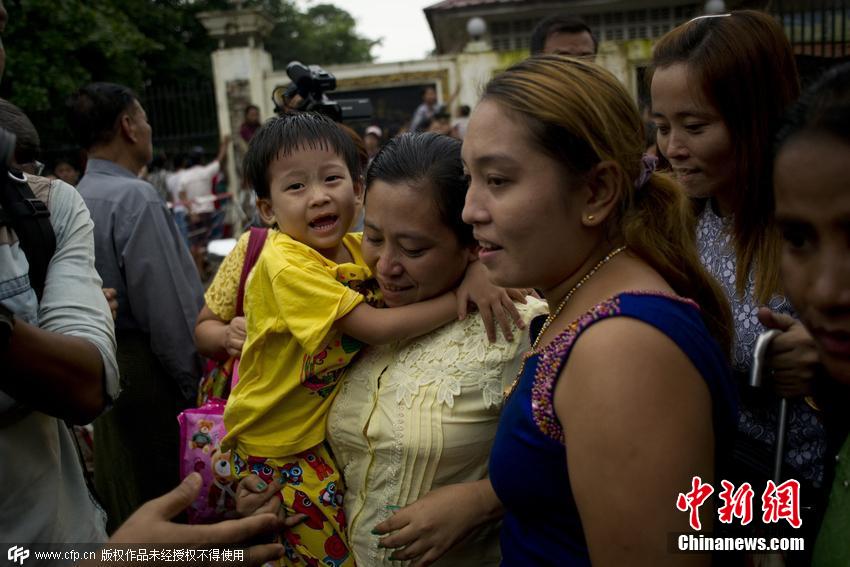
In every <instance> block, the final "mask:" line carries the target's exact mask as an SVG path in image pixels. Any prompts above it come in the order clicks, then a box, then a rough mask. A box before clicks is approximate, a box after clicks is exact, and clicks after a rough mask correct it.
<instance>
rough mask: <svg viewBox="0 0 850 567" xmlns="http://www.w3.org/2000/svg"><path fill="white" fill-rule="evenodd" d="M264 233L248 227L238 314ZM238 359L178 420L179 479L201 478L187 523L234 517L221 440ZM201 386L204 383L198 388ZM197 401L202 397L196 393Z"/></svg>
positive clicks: (221, 369)
mask: <svg viewBox="0 0 850 567" xmlns="http://www.w3.org/2000/svg"><path fill="white" fill-rule="evenodd" d="M267 234H268V231H267V229H260V228H251V236H250V237H249V239H248V251H247V253H246V254H245V263H244V264H243V266H242V274H241V276H240V279H239V290H238V292H237V298H236V315H237V316H241V315H242V314H243V312H244V311H243V299H244V295H245V280H246V279H247V278H248V273H249V272H250V271H251V268H253V267H254V264H255V263H256V262H257V258H258V257H259V256H260V252H261V251H262V249H263V244H265V241H266V236H267ZM238 364H239V359H237V358H235V357H234V358H230V359H229V360H228V361H227V362H225V363H224V364H221V365H218V366H217V367H216V370H217V371H218V374H217V375H216V376H217V377H216V378H215V379H214V380H208V383H209V391H208V395H207V397H206V398H205V400H204V403H202V404H199V405H200V407H197V408H191V409H187V410H185V411H184V412H182V413H181V414H180V415H179V416H177V421H178V423H179V424H180V478H181V479H182V478H186V477H187V476H188V475H190V474H191V473H193V472H198V473H200V475H201V478H202V479H203V482H202V484H201V490H200V492H199V493H198V498H197V499H195V502H193V503H192V506H191V507H189V509H188V511H187V514H188V517H189V523H190V524H205V523H211V522H217V521H219V520H224V519H229V518H234V517H236V516H237V514H236V487H237V485H238V482H239V481H238V479H237V478H236V475H234V474H233V473H232V471H231V468H230V452H229V451H228V452H222V451H221V440H222V439H224V436H225V433H226V430H225V428H224V408H225V405H226V403H227V401H226V398H227V396H228V395H229V393H230V389H231V387H233V386H235V385H236V381H237V380H238V379H239V375H238V372H237V371H236V368H237V367H238ZM203 384H204V382H203V381H202V387H203ZM199 397H200V393H199Z"/></svg>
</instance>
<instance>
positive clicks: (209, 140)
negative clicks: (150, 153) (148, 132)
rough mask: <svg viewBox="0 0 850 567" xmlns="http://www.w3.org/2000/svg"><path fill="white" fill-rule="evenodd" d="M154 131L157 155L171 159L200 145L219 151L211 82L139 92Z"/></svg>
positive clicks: (159, 87) (165, 86)
mask: <svg viewBox="0 0 850 567" xmlns="http://www.w3.org/2000/svg"><path fill="white" fill-rule="evenodd" d="M139 96H140V98H141V99H142V101H141V102H142V106H144V107H145V111H146V112H147V115H148V121H149V122H150V124H151V129H152V131H153V134H152V135H153V146H154V151H155V152H165V153H166V155H168V156H170V157H172V156H175V155H177V154H180V153H185V152H188V151H189V150H190V149H192V148H193V147H196V146H201V147H203V148H204V150H205V151H206V152H210V153H215V151H216V150H217V149H218V141H219V130H218V114H217V112H216V104H215V88H214V87H213V84H212V81H202V82H197V83H184V84H176V85H154V86H151V87H148V88H146V89H145V90H143V91H142V92H141V93H139Z"/></svg>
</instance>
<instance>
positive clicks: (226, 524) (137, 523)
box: [107, 473, 283, 565]
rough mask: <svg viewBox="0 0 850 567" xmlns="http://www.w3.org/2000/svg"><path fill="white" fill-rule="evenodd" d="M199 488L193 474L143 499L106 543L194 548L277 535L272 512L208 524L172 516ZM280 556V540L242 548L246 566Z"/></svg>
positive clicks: (281, 548) (193, 496) (276, 522)
mask: <svg viewBox="0 0 850 567" xmlns="http://www.w3.org/2000/svg"><path fill="white" fill-rule="evenodd" d="M200 489H201V476H200V475H199V474H198V473H192V474H190V475H189V476H187V477H186V478H185V479H183V482H181V483H180V484H179V485H178V486H177V488H175V489H174V490H172V491H171V492H168V493H167V494H164V495H163V496H160V497H159V498H155V499H153V500H150V501H148V502H146V503H145V504H144V505H142V507H141V508H139V509H138V510H136V511H135V512H134V513H133V515H132V516H130V517H129V518H128V519H127V521H126V522H124V523H123V524H122V525H121V527H119V528H118V530H117V531H116V532H115V533H114V534H113V535H112V537H111V538H109V541H108V542H107V545H109V544H113V545H119V544H121V545H123V544H131V545H139V544H148V545H150V544H154V545H164V546H167V545H175V544H179V545H181V546H184V547H185V545H186V544H192V545H195V546H196V547H204V546H221V545H222V544H229V543H240V542H244V541H248V540H250V539H251V538H253V537H255V536H259V535H264V534H276V533H277V532H279V531H280V529H281V526H282V523H281V522H280V520H279V519H278V518H277V516H276V515H275V514H268V513H265V514H259V515H256V516H251V517H248V518H241V519H239V520H226V521H223V522H218V523H215V524H209V525H186V524H178V523H175V522H172V521H171V520H172V518H174V516H176V515H177V514H179V513H180V512H182V511H183V510H185V509H186V508H188V507H189V506H190V505H191V504H192V502H194V501H195V498H197V496H198V492H199V491H200ZM282 556H283V546H282V545H281V544H279V543H269V544H262V545H254V546H251V547H249V548H248V549H246V550H245V562H246V563H247V564H248V565H262V564H263V563H266V562H268V561H273V560H275V559H279V558H281V557H282Z"/></svg>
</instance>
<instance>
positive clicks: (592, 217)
mask: <svg viewBox="0 0 850 567" xmlns="http://www.w3.org/2000/svg"><path fill="white" fill-rule="evenodd" d="M595 218H596V217H594V216H593V215H587V222H593V219H595Z"/></svg>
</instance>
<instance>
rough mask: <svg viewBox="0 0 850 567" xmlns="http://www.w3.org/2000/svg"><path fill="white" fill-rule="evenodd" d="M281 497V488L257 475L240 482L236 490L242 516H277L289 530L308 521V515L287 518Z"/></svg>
mask: <svg viewBox="0 0 850 567" xmlns="http://www.w3.org/2000/svg"><path fill="white" fill-rule="evenodd" d="M279 495H280V486H278V485H276V484H275V483H270V484H269V483H267V482H266V481H264V480H263V479H261V478H260V477H259V476H257V475H255V474H251V475H248V476H246V477H245V478H243V479H242V480H240V481H239V486H238V487H237V488H236V511H237V512H238V513H239V515H240V516H253V515H256V514H269V513H270V514H275V515H276V516H277V517H278V519H279V520H280V521H281V522H283V525H284V526H286V527H287V528H291V527H292V526H295V525H297V524H300V523H301V522H303V521H304V520H306V519H307V515H306V514H293V515H292V516H287V515H286V510H285V509H284V508H283V506H281V502H280V497H279Z"/></svg>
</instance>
